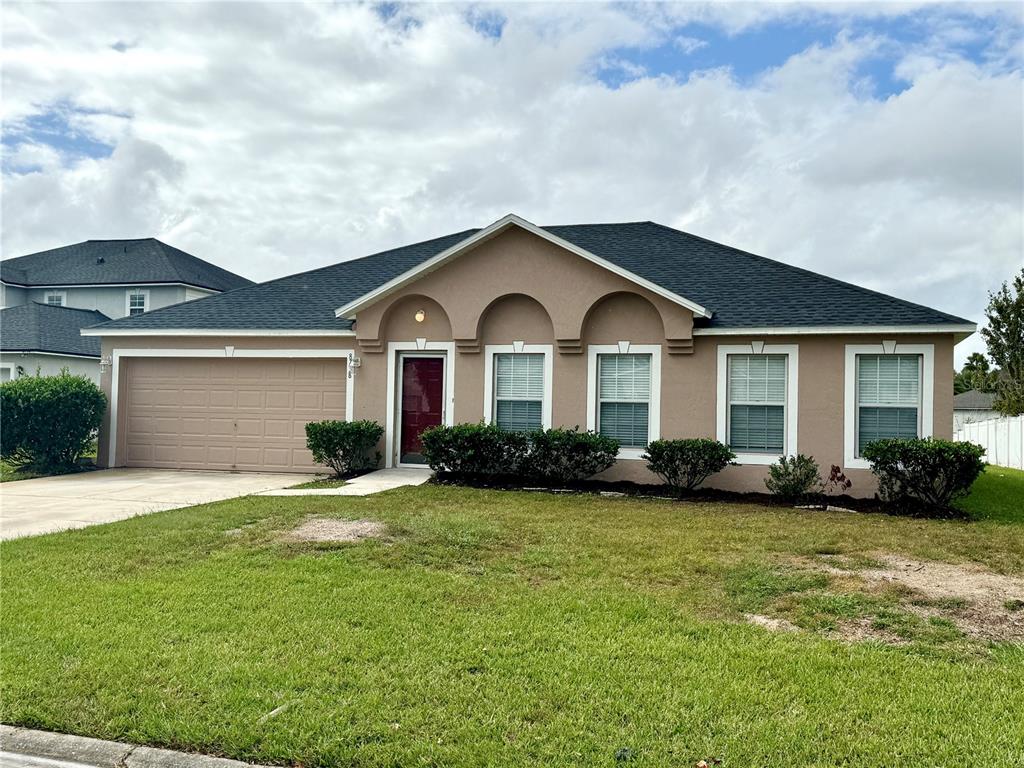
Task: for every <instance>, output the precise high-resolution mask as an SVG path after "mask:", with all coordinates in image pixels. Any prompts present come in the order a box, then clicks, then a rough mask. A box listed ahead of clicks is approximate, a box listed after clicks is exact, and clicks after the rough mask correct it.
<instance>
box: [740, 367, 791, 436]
mask: <svg viewBox="0 0 1024 768" xmlns="http://www.w3.org/2000/svg"><path fill="white" fill-rule="evenodd" d="M728 365H729V382H728V398H729V413H728V419H729V429H728V434H729V442H728V444H729V447H730V448H732V449H733V450H734V451H736V452H740V451H752V452H762V453H772V454H775V455H780V454H782V453H783V452H784V451H785V448H786V356H785V355H729V360H728Z"/></svg>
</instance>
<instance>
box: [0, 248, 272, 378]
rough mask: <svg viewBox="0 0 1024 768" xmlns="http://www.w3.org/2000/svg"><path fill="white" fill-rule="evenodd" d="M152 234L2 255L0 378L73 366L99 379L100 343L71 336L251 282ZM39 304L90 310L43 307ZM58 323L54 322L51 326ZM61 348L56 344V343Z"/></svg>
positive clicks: (80, 371) (47, 372)
mask: <svg viewBox="0 0 1024 768" xmlns="http://www.w3.org/2000/svg"><path fill="white" fill-rule="evenodd" d="M252 284H253V283H252V281H251V280H246V279H245V278H244V277H239V276H238V275H236V274H234V273H232V272H228V271H227V270H224V269H221V268H220V267H217V266H214V265H213V264H210V263H209V262H206V261H203V260H202V259H197V258H196V257H195V256H192V255H191V254H188V253H185V252H184V251H180V250H178V249H177V248H172V247H171V246H169V245H166V244H165V243H161V242H160V241H159V240H155V239H153V238H145V239H142V240H88V241H86V242H84V243H76V244H75V245H68V246H64V247H63V248H54V249H52V250H49V251H41V252H39V253H33V254H29V255H28V256H19V257H17V258H13V259H5V260H4V261H0V310H2V311H0V376H4V377H7V376H16V375H18V372H19V371H21V372H23V373H24V374H34V373H36V372H39V373H42V374H43V375H52V374H55V373H59V372H60V370H61V368H65V367H66V368H68V369H70V370H72V371H73V372H75V373H83V374H85V375H87V376H90V377H91V378H93V379H95V380H97V381H98V380H99V373H100V355H99V345H98V343H97V342H96V340H94V339H90V340H86V341H88V344H87V345H86V347H85V348H83V347H82V340H81V339H79V341H78V342H77V344H75V343H69V342H68V341H67V338H68V335H69V334H68V331H69V328H70V324H72V323H75V322H78V323H79V325H78V327H77V328H74V329H73V330H74V333H73V334H72V335H74V336H79V337H80V336H81V334H80V333H79V331H80V330H81V329H82V328H85V327H88V326H89V325H95V324H96V323H98V322H102V321H104V320H109V319H111V318H118V317H127V316H135V315H139V314H142V313H144V312H148V311H150V310H153V309H158V308H160V307H166V306H169V305H171V304H179V303H181V302H184V301H191V300H192V299H199V298H203V297H205V296H211V295H213V294H216V293H222V292H224V291H230V290H233V289H235V288H243V287H245V286H248V285H252ZM39 305H45V306H48V307H57V308H73V309H76V310H90V311H91V312H44V311H40V310H39V309H35V307H38V306H39ZM47 323H53V327H52V328H49V327H46V326H47ZM54 347H59V348H54Z"/></svg>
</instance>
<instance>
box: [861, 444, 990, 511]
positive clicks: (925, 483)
mask: <svg viewBox="0 0 1024 768" xmlns="http://www.w3.org/2000/svg"><path fill="white" fill-rule="evenodd" d="M863 453H864V458H865V459H867V460H868V462H870V464H871V471H872V472H874V473H875V475H876V476H877V477H878V495H879V497H880V498H881V499H882V501H884V502H886V503H888V504H890V505H891V506H892V507H893V508H894V509H895V510H896V511H900V512H910V513H914V514H922V515H928V516H935V517H947V516H951V515H953V514H955V513H954V511H953V509H952V507H951V504H952V502H953V500H954V499H956V498H958V497H960V496H964V495H966V494H967V493H968V492H969V491H970V488H971V485H972V484H973V483H974V481H975V480H977V479H978V475H980V474H981V473H982V472H984V471H985V462H984V461H982V458H981V457H982V456H983V455H984V454H985V450H984V449H983V448H982V447H981V446H980V445H975V444H974V443H955V442H953V441H952V440H938V439H935V438H931V437H929V438H926V439H923V440H922V439H915V440H897V439H886V440H876V441H875V442H873V443H868V445H866V446H865V447H864V451H863Z"/></svg>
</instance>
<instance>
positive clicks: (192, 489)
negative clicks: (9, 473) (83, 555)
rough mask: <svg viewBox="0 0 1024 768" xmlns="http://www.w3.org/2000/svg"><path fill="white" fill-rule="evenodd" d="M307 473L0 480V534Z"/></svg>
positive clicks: (118, 473) (297, 478) (132, 473)
mask: <svg viewBox="0 0 1024 768" xmlns="http://www.w3.org/2000/svg"><path fill="white" fill-rule="evenodd" d="M307 480H309V475H300V474H276V473H267V472H193V471H179V470H170V469H103V470H98V471H95V472H81V473H78V474H74V475H60V476H59V477H39V478H36V479H34V480H15V481H13V482H8V483H2V484H0V539H13V538H16V537H18V536H34V535H37V534H41V533H52V532H54V531H62V530H65V529H67V528H84V527H86V526H88V525H97V524H99V523H111V522H114V521H115V520H124V519H125V518H129V517H135V516H136V515H145V514H148V513H150V512H162V511H164V510H168V509H178V508H180V507H190V506H192V505H193V504H205V503H207V502H211V501H223V500H224V499H233V498H235V497H237V496H248V495H249V494H253V493H260V492H261V491H267V490H270V489H273V488H287V487H288V486H290V485H296V484H297V483H302V482H305V481H307Z"/></svg>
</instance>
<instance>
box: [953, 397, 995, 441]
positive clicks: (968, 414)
mask: <svg viewBox="0 0 1024 768" xmlns="http://www.w3.org/2000/svg"><path fill="white" fill-rule="evenodd" d="M995 399H996V396H995V393H994V392H982V391H981V390H978V389H969V390H967V391H966V392H961V393H960V394H959V395H953V430H954V431H956V430H958V429H960V427H962V426H963V425H964V424H970V423H971V422H973V421H985V420H986V419H998V418H999V416H1000V414H999V411H997V410H996V409H995V408H993V407H992V403H993V402H994V401H995Z"/></svg>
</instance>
